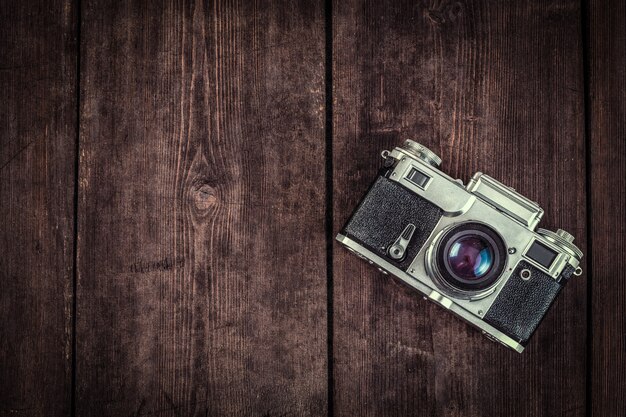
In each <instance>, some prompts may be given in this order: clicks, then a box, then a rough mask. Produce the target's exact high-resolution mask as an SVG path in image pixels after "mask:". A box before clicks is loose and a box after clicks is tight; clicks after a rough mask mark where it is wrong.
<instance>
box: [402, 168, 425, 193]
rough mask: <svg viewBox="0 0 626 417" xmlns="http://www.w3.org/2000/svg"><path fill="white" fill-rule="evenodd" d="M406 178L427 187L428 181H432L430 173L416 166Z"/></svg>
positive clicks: (419, 185) (421, 186)
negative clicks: (419, 169) (427, 173)
mask: <svg viewBox="0 0 626 417" xmlns="http://www.w3.org/2000/svg"><path fill="white" fill-rule="evenodd" d="M406 178H407V179H408V180H409V181H411V182H412V183H413V184H415V185H417V186H418V187H420V188H426V186H427V185H428V182H429V181H430V177H429V176H428V175H426V174H424V173H423V172H421V171H418V170H417V169H416V168H412V169H411V172H409V175H407V177H406Z"/></svg>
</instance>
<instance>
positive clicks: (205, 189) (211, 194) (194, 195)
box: [191, 184, 217, 211]
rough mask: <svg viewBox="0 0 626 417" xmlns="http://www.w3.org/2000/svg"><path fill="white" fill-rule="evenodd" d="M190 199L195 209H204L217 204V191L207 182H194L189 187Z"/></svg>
mask: <svg viewBox="0 0 626 417" xmlns="http://www.w3.org/2000/svg"><path fill="white" fill-rule="evenodd" d="M191 199H192V201H193V204H194V206H195V208H196V209H197V210H199V211H205V210H208V209H209V208H211V206H214V205H215V204H217V192H216V190H215V188H213V187H211V186H210V185H208V184H196V185H194V186H193V187H192V189H191Z"/></svg>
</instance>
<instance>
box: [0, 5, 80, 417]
mask: <svg viewBox="0 0 626 417" xmlns="http://www.w3.org/2000/svg"><path fill="white" fill-rule="evenodd" d="M75 26H76V13H75V7H74V5H72V3H71V2H70V1H63V0H49V1H30V0H29V1H23V2H0V94H1V97H2V98H1V100H0V144H1V145H0V146H1V147H0V416H26V415H27V416H46V417H47V416H51V417H56V416H64V415H68V414H69V412H70V408H71V406H70V404H71V394H72V387H71V380H72V321H71V319H72V315H71V312H72V297H73V296H72V268H73V267H72V266H73V263H74V262H73V258H74V256H73V253H74V249H73V248H74V186H75V181H74V180H75V178H74V166H75V153H76V152H75V148H76V147H75V145H76V93H75V87H76V39H75V33H76V28H75Z"/></svg>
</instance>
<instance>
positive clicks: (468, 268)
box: [447, 235, 494, 280]
mask: <svg viewBox="0 0 626 417" xmlns="http://www.w3.org/2000/svg"><path fill="white" fill-rule="evenodd" d="M493 263H494V251H493V247H492V246H491V245H490V244H489V242H488V241H487V240H486V239H484V238H482V237H481V236H478V235H465V236H462V237H460V238H459V239H457V240H456V241H454V242H452V244H451V245H450V249H449V251H448V259H447V264H448V265H449V266H450V269H451V272H453V273H454V274H455V275H457V276H458V277H460V278H463V279H467V280H474V279H479V278H482V277H483V276H484V275H485V274H487V272H489V270H490V269H491V267H492V265H493Z"/></svg>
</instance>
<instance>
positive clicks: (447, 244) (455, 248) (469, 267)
mask: <svg viewBox="0 0 626 417" xmlns="http://www.w3.org/2000/svg"><path fill="white" fill-rule="evenodd" d="M436 262H437V266H438V268H437V269H438V271H439V274H440V275H441V278H442V279H443V280H444V281H445V282H446V283H447V284H449V285H451V286H453V287H454V288H457V289H460V290H463V291H479V290H483V289H486V288H488V287H490V286H491V285H492V284H493V283H494V282H496V281H497V279H498V278H499V277H500V274H501V273H502V271H503V269H504V266H505V263H506V247H505V245H504V242H503V241H502V238H501V237H500V236H499V235H498V234H497V233H496V232H495V231H494V230H493V229H491V228H489V227H488V226H486V225H484V224H482V223H462V224H460V225H458V226H455V227H453V228H452V229H450V230H449V231H448V232H447V233H446V234H445V235H444V236H443V237H442V238H441V240H440V242H439V244H438V248H437V254H436Z"/></svg>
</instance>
